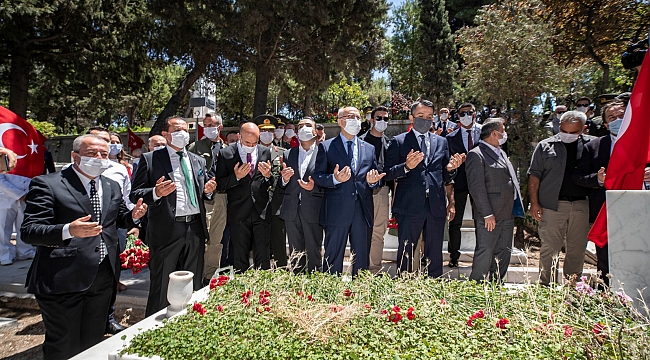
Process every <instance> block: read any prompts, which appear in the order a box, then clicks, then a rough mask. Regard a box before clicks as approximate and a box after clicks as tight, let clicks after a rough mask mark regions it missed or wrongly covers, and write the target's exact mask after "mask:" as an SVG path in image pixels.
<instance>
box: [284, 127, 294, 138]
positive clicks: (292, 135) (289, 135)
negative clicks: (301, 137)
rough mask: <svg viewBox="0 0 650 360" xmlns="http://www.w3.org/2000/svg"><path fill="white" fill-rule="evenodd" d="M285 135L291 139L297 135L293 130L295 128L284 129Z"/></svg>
mask: <svg viewBox="0 0 650 360" xmlns="http://www.w3.org/2000/svg"><path fill="white" fill-rule="evenodd" d="M284 136H286V137H287V139H291V138H292V137H294V136H296V132H295V131H293V129H286V130H285V131H284Z"/></svg>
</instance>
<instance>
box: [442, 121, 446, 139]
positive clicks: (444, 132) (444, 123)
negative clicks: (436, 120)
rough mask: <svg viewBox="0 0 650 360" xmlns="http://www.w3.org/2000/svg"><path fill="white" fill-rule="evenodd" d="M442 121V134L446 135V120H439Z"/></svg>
mask: <svg viewBox="0 0 650 360" xmlns="http://www.w3.org/2000/svg"><path fill="white" fill-rule="evenodd" d="M441 123H442V135H443V136H444V135H447V121H441Z"/></svg>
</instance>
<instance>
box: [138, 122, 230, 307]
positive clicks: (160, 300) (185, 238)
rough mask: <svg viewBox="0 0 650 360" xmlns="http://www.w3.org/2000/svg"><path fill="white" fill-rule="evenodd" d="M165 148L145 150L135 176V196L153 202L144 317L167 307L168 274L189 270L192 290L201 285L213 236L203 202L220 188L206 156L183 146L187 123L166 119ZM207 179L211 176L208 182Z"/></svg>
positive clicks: (149, 202)
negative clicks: (207, 164)
mask: <svg viewBox="0 0 650 360" xmlns="http://www.w3.org/2000/svg"><path fill="white" fill-rule="evenodd" d="M162 136H163V137H164V138H165V139H166V140H167V146H166V147H165V148H163V149H160V150H156V151H153V152H148V153H145V154H142V157H141V158H140V162H139V164H140V165H139V166H138V172H137V173H136V174H135V180H133V187H132V189H131V199H132V201H133V200H134V199H138V198H143V199H144V201H145V203H147V205H149V213H148V221H149V223H148V225H147V237H146V239H145V242H146V243H147V245H149V249H150V251H151V255H150V258H149V271H150V272H151V274H150V276H149V278H150V285H149V298H148V299H147V309H146V312H145V315H146V316H149V315H152V314H154V313H156V312H158V311H159V310H162V309H164V308H165V307H166V306H167V305H169V303H168V302H167V286H168V284H169V274H170V273H172V272H174V271H178V270H186V271H191V272H192V273H193V274H194V290H199V289H200V288H201V287H202V279H203V276H202V275H203V256H204V253H205V242H206V240H208V239H209V238H210V237H209V234H208V230H207V224H206V216H205V206H204V204H203V200H205V199H210V198H212V195H213V192H214V190H215V188H216V186H217V185H216V183H215V181H214V179H213V178H212V179H210V178H209V177H208V174H207V170H206V168H205V160H204V159H203V158H202V157H200V156H198V155H195V154H193V153H191V152H189V151H186V150H185V146H187V144H188V142H189V139H190V138H189V134H188V133H187V122H185V120H183V119H182V118H178V117H172V118H169V119H167V121H166V122H165V126H164V128H163V131H162ZM208 179H209V180H208Z"/></svg>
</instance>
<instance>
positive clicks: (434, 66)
mask: <svg viewBox="0 0 650 360" xmlns="http://www.w3.org/2000/svg"><path fill="white" fill-rule="evenodd" d="M418 5H419V7H420V21H419V24H418V32H419V35H420V37H419V43H420V55H419V57H418V63H419V64H420V66H421V68H422V70H421V71H422V86H421V88H422V90H423V91H422V97H424V98H426V99H430V100H432V101H434V103H435V104H437V105H440V102H441V101H444V100H445V99H446V98H448V97H449V96H450V95H451V94H452V92H453V89H452V87H453V79H454V72H455V71H456V62H455V57H456V46H455V44H454V38H453V36H452V34H451V28H450V27H449V22H448V16H447V11H446V10H445V1H444V0H419V1H418Z"/></svg>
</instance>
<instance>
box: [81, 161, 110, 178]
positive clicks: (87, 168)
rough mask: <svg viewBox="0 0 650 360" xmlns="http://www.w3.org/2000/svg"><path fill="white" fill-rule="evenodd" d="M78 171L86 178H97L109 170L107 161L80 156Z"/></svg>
mask: <svg viewBox="0 0 650 360" xmlns="http://www.w3.org/2000/svg"><path fill="white" fill-rule="evenodd" d="M80 158H81V159H80V161H79V165H78V166H79V169H80V170H81V172H83V173H84V174H86V175H88V176H92V177H97V176H99V175H101V174H102V173H103V172H104V171H105V170H106V169H108V168H109V166H110V163H109V162H108V159H98V158H94V157H89V156H80Z"/></svg>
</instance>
